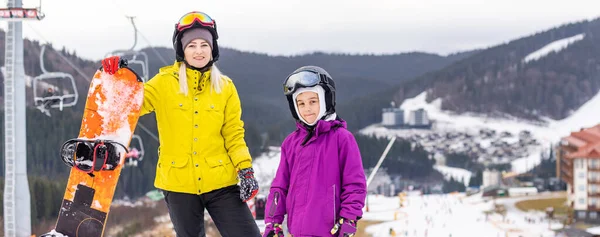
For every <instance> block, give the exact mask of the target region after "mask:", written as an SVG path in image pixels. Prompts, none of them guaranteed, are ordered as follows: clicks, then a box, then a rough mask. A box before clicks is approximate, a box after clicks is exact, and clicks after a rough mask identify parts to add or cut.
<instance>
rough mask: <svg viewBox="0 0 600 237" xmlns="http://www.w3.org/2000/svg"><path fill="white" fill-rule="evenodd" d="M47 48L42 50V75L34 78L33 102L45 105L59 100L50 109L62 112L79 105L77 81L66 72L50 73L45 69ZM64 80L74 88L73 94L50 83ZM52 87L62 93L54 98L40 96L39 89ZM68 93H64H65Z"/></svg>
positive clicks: (43, 47)
mask: <svg viewBox="0 0 600 237" xmlns="http://www.w3.org/2000/svg"><path fill="white" fill-rule="evenodd" d="M45 49H46V46H45V45H43V46H42V50H41V52H40V67H41V69H42V74H40V75H39V76H36V77H34V78H33V100H34V102H35V103H36V104H38V103H44V102H45V101H48V100H59V103H55V104H52V105H50V108H59V110H60V111H62V109H63V108H64V107H71V106H75V105H76V104H77V99H78V97H79V95H78V93H77V86H76V85H75V79H74V78H73V76H72V75H71V74H69V73H64V72H48V71H46V68H45V67H44V51H45ZM53 79H54V80H62V81H65V80H67V81H69V82H70V84H71V87H72V88H73V93H69V92H68V90H64V88H57V85H53V84H52V83H48V82H47V81H50V80H53ZM48 87H52V88H53V89H55V91H60V92H61V93H59V94H57V95H52V96H44V95H38V89H39V88H48ZM65 91H66V92H67V93H64V92H65Z"/></svg>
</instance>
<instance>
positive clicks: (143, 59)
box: [105, 16, 149, 82]
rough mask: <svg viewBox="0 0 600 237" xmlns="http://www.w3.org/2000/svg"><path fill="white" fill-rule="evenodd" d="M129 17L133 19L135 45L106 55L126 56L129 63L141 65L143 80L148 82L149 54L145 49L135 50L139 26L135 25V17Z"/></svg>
mask: <svg viewBox="0 0 600 237" xmlns="http://www.w3.org/2000/svg"><path fill="white" fill-rule="evenodd" d="M126 17H127V18H129V20H131V24H132V25H133V46H131V48H130V49H128V50H115V51H112V52H110V53H108V54H106V55H105V58H106V57H110V56H119V57H121V58H125V59H127V62H128V63H129V65H130V66H131V65H139V66H140V67H141V68H142V72H141V74H142V75H141V77H142V81H144V82H146V81H147V80H148V76H149V73H148V67H149V66H148V65H149V64H148V54H146V53H145V52H143V51H136V50H134V48H135V46H136V45H137V32H138V30H137V27H136V26H135V22H134V21H133V19H134V18H135V17H132V16H126Z"/></svg>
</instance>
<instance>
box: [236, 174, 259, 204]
mask: <svg viewBox="0 0 600 237" xmlns="http://www.w3.org/2000/svg"><path fill="white" fill-rule="evenodd" d="M238 178H239V179H240V198H241V199H242V201H243V202H247V201H248V200H250V199H252V198H254V196H256V194H257V193H258V182H257V181H256V179H255V178H254V169H252V168H246V169H242V170H240V171H238Z"/></svg>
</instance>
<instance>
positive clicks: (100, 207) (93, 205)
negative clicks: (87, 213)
mask: <svg viewBox="0 0 600 237" xmlns="http://www.w3.org/2000/svg"><path fill="white" fill-rule="evenodd" d="M92 207H93V208H95V209H102V205H100V201H98V200H94V202H93V203H92Z"/></svg>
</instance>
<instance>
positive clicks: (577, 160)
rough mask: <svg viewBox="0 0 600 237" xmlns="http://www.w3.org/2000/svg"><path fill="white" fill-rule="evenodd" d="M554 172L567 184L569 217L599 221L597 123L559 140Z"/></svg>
mask: <svg viewBox="0 0 600 237" xmlns="http://www.w3.org/2000/svg"><path fill="white" fill-rule="evenodd" d="M556 173H557V175H558V177H559V178H560V179H561V180H563V181H564V182H565V183H567V200H568V203H569V205H570V206H571V208H573V211H574V213H573V217H574V218H575V219H576V220H581V221H585V222H591V223H600V216H599V215H600V124H599V125H596V126H594V127H591V128H585V129H581V130H580V131H577V132H572V133H571V134H570V135H569V136H567V137H563V138H562V139H561V141H560V145H559V148H558V149H557V162H556Z"/></svg>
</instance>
